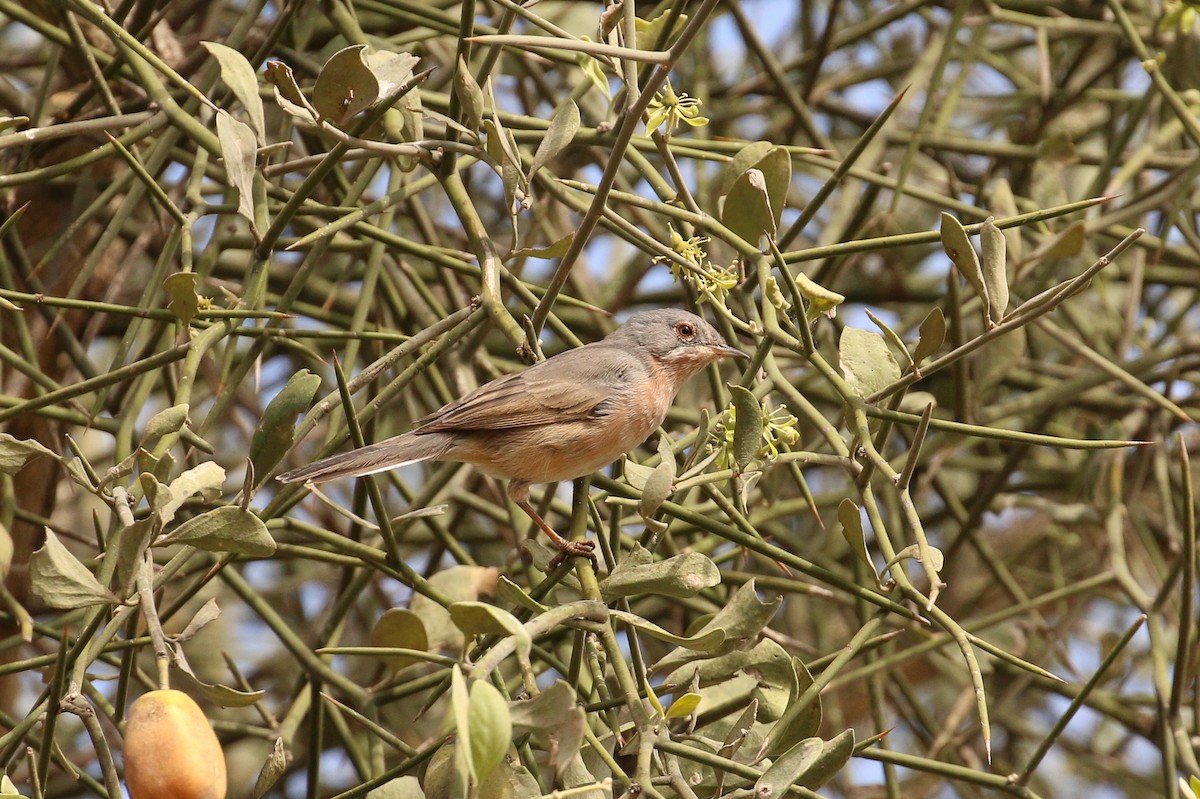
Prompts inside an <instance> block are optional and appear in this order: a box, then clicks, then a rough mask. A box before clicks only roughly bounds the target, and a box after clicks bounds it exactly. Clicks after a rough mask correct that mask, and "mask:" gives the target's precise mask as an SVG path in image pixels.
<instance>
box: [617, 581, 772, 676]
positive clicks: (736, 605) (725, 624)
mask: <svg viewBox="0 0 1200 799" xmlns="http://www.w3.org/2000/svg"><path fill="white" fill-rule="evenodd" d="M782 602H783V598H782V597H780V596H776V597H774V598H773V599H771V600H769V601H767V602H763V601H762V600H760V599H759V598H758V592H757V590H756V588H755V585H754V580H747V581H746V582H745V583H743V584H742V586H741V587H740V588H738V590H737V591H735V592H734V594H733V596H732V597H730V598H729V601H728V602H726V603H725V607H723V608H721V609H720V610H718V611H717V612H716V614H714V615H713V617H712V618H711V619H709V620H708V622H707V623H705V624H704V626H703V627H701V628H700V630H699V631H697V632H696V633H695V634H694V635H693V636H692V639H693V640H696V639H704V638H705V637H707V636H708V635H711V634H712V633H720V634H721V641H720V643H719V644H718V645H717V647H716V648H712V649H707V650H701V651H702V652H718V653H724V652H728V651H730V650H731V649H734V648H736V647H739V646H742V645H744V644H745V643H746V642H747V641H749V640H750V639H751V638H753V637H755V636H757V635H759V634H760V633H761V632H762V629H763V627H765V626H767V622H769V621H770V620H771V618H772V617H773V616H774V615H775V612H776V611H778V610H779V605H780V604H781V603H782ZM613 612H614V613H616V611H613ZM697 650H698V647H697V645H696V644H692V645H690V646H689V647H688V648H687V649H682V650H681V649H677V650H675V651H673V652H670V653H668V654H667V655H666V656H665V657H663V658H662V659H661V660H659V661H658V662H657V663H655V664H654V667H653V669H652V670H653V671H657V672H662V671H668V670H670V669H674V668H677V667H678V666H680V665H682V664H683V663H687V662H689V661H692V660H696V659H697V657H698V655H697V654H696V651H697Z"/></svg>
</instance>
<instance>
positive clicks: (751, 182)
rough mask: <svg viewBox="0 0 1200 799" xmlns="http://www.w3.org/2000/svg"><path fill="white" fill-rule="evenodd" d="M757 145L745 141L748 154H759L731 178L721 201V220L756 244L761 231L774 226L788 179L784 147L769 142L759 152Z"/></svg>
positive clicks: (789, 169)
mask: <svg viewBox="0 0 1200 799" xmlns="http://www.w3.org/2000/svg"><path fill="white" fill-rule="evenodd" d="M759 145H761V143H756V144H752V145H749V148H754V149H752V150H750V152H749V156H754V155H759V157H758V158H757V160H755V161H754V162H753V163H751V164H749V165H748V166H747V167H746V169H744V170H743V171H742V172H740V173H739V174H738V176H737V177H736V178H735V179H734V180H733V182H732V183H731V184H730V186H729V189H728V191H727V192H725V194H724V201H723V202H722V204H721V222H722V223H723V224H724V225H725V226H726V227H728V228H729V229H730V230H731V231H732V232H733V233H734V234H735V235H737V236H738V237H739V238H741V239H743V240H745V241H746V242H748V243H749V244H750V245H752V246H758V240H759V238H760V237H761V236H762V235H763V234H764V233H774V231H775V230H776V228H777V227H778V225H779V218H780V214H782V213H783V208H784V205H785V204H786V202H787V190H788V185H789V184H790V183H791V179H792V159H791V156H790V155H789V154H788V152H787V150H785V149H784V148H782V147H774V146H772V147H768V148H765V150H763V151H762V153H761V155H760V154H759V153H760V150H761V149H762V148H761V147H760V146H759ZM749 148H747V149H749ZM743 152H745V150H744V151H743ZM741 155H742V154H741V153H739V154H738V156H737V157H735V159H734V163H738V162H739V159H740V158H741ZM749 156H748V157H747V158H746V159H745V160H749Z"/></svg>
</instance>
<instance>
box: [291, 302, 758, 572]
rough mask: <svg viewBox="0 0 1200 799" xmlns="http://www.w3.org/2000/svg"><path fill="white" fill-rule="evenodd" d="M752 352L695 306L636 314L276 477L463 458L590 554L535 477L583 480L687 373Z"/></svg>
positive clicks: (564, 548) (330, 476)
mask: <svg viewBox="0 0 1200 799" xmlns="http://www.w3.org/2000/svg"><path fill="white" fill-rule="evenodd" d="M728 357H734V358H746V359H749V357H750V356H748V355H747V354H746V353H744V352H742V351H741V350H738V349H735V348H734V347H731V346H729V345H728V344H726V343H725V340H724V339H723V338H721V335H720V334H719V333H718V332H717V331H716V329H715V328H714V327H713V326H712V325H710V324H709V323H708V322H705V321H704V320H703V319H701V318H700V317H698V316H696V315H695V314H691V313H688V312H687V311H681V310H675V309H659V310H655V311H644V312H642V313H638V314H634V315H633V316H631V317H630V318H629V321H628V322H626V323H625V324H624V325H622V326H621V327H619V328H618V329H617V330H616V331H614V332H613V333H612V334H610V335H609V336H607V337H606V338H604V339H603V340H601V341H597V342H594V343H592V344H587V345H585V346H582V347H579V348H577V349H572V350H567V351H566V352H561V353H559V354H558V355H555V356H554V357H552V358H547V359H546V360H544V361H542V362H540V363H537V364H534V365H533V366H531V367H529V368H528V369H525V370H523V371H520V372H514V373H512V374H509V375H505V376H504V377H500V378H497V379H495V380H493V381H491V382H490V383H487V384H485V385H482V386H480V387H479V388H477V389H475V390H474V391H472V392H471V393H469V394H467V395H466V396H465V397H462V398H461V399H458V400H455V401H454V402H451V403H450V404H448V405H445V406H443V407H442V408H440V409H439V410H437V411H434V412H433V413H431V414H429V415H428V416H426V417H424V418H422V419H419V420H418V421H417V422H416V428H415V429H414V430H412V431H410V432H408V433H402V434H401V435H398V436H394V437H393V438H389V439H386V440H384V441H380V442H379V443H377V444H371V445H369V446H366V447H361V448H359V449H356V450H352V451H350V452H345V453H342V454H340V455H334V456H332V457H329V458H325V459H323V460H319V461H317V462H316V463H313V464H310V465H308V466H302V467H300V468H299V469H293V470H292V471H289V472H284V473H283V474H281V475H279V478H278V479H279V480H281V481H283V482H285V483H299V482H306V481H312V482H317V483H319V482H324V481H326V480H334V479H336V478H339V477H358V476H361V475H366V474H374V473H376V472H382V471H386V470H388V469H395V468H397V467H400V466H406V465H408V464H411V463H421V462H424V461H462V462H464V463H469V464H471V465H473V466H475V467H476V468H478V469H480V470H481V471H483V472H484V473H485V474H489V475H492V476H493V477H500V478H504V479H506V480H508V481H509V483H508V495H509V496H510V497H512V499H513V501H514V502H515V503H516V504H517V506H518V507H520V508H521V510H523V511H525V513H527V514H529V517H530V518H531V519H533V521H534V522H535V523H536V524H537V526H538V527H540V528H541V529H542V530H543V531H544V532H545V533H546V535H547V536H549V538H550V540H551V541H553V542H554V544H555V546H557V547H558V549H559V555H558V557H556V558H555V560H556V561H558V560H560V559H562V558H566V557H571V556H576V555H582V556H585V557H591V555H592V548H593V547H594V546H595V545H594V543H593V542H591V541H568V540H567V539H565V538H563V537H562V536H560V535H559V534H558V533H556V532H554V529H553V528H551V527H550V525H549V524H547V523H546V520H545V519H543V518H542V517H541V516H540V515H538V513H537V511H535V510H534V509H533V506H532V505H530V504H529V486H530V485H531V484H533V483H552V482H557V481H559V480H574V479H575V478H577V477H582V476H584V475H586V474H591V473H592V472H594V471H596V470H597V469H600V468H602V467H604V466H606V465H608V464H610V463H612V462H613V461H615V460H616V459H617V458H619V457H621V455H623V454H625V453H626V452H628V451H629V450H631V449H633V448H634V447H636V446H637V445H638V444H641V443H642V442H643V441H645V440H646V439H647V438H649V437H650V434H651V433H653V432H654V431H655V430H656V429H658V426H659V425H661V424H662V422H663V420H664V419H665V418H666V417H667V410H668V409H669V408H670V407H671V403H672V402H673V401H674V400H675V395H676V394H677V393H679V389H680V388H682V387H683V384H684V383H685V382H687V380H688V378H690V377H692V376H693V375H695V374H696V373H697V372H699V371H700V370H701V369H703V368H704V367H705V366H708V365H709V364H710V363H713V362H715V361H717V360H719V359H721V358H728Z"/></svg>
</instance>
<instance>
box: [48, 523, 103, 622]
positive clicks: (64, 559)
mask: <svg viewBox="0 0 1200 799" xmlns="http://www.w3.org/2000/svg"><path fill="white" fill-rule="evenodd" d="M29 574H30V581H31V583H32V586H33V591H34V593H36V594H37V595H38V596H40V597H41V598H42V600H43V601H44V602H45V603H46V604H47V605H49V606H50V607H52V608H61V609H63V610H67V609H70V608H87V607H91V606H93V605H111V604H117V603H118V602H120V600H119V599H118V598H117V597H116V596H115V595H114V594H113V593H112V592H111V591H109V590H108V589H107V588H105V587H104V586H102V585H101V584H100V581H99V580H97V579H96V576H95V575H94V574H92V573H91V571H89V570H88V568H87V566H84V565H83V564H82V563H80V562H79V559H78V558H76V557H75V556H74V555H72V554H71V553H70V551H68V550H67V548H66V547H65V546H63V545H62V542H61V541H59V540H58V536H57V535H55V534H54V531H53V530H51V529H49V528H46V543H45V544H44V545H43V546H42V548H41V549H39V550H38V551H37V552H34V553H33V556H32V557H31V558H30V561H29Z"/></svg>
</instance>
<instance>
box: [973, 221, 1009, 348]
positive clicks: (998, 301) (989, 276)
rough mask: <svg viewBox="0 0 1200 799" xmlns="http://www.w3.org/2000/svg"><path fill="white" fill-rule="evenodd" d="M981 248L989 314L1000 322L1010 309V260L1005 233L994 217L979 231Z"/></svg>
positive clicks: (995, 322)
mask: <svg viewBox="0 0 1200 799" xmlns="http://www.w3.org/2000/svg"><path fill="white" fill-rule="evenodd" d="M979 248H980V251H981V252H982V253H983V282H984V284H985V285H986V286H987V296H988V315H989V316H990V317H991V320H992V324H999V323H1000V320H1001V319H1003V318H1004V312H1005V311H1007V310H1008V260H1007V255H1006V253H1005V249H1006V243H1005V240H1004V234H1003V233H1001V232H1000V228H998V227H996V221H995V220H994V219H993V218H992V217H990V216H989V217H988V218H987V219H986V220H984V223H983V228H982V230H980V232H979Z"/></svg>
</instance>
